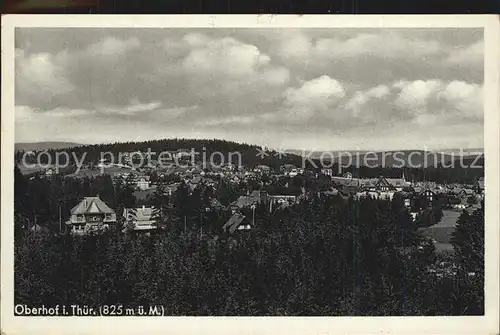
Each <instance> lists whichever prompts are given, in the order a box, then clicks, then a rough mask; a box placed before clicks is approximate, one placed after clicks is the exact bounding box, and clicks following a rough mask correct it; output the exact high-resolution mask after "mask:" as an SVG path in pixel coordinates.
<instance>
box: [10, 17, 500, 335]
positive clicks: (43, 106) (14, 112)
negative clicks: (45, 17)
mask: <svg viewBox="0 0 500 335" xmlns="http://www.w3.org/2000/svg"><path fill="white" fill-rule="evenodd" d="M129 18H133V16H130V17H129ZM245 18H247V19H245ZM413 18H414V20H413V21H411V20H409V19H407V20H408V21H406V23H405V20H404V19H403V18H401V19H400V20H399V21H398V20H394V21H397V22H395V23H394V24H389V23H390V22H391V19H389V18H387V17H385V19H384V20H385V21H377V17H372V19H371V21H369V20H368V21H365V22H372V24H364V23H363V22H362V21H361V20H360V19H357V20H354V18H352V20H350V21H348V20H346V19H347V18H344V19H343V20H342V21H340V22H341V23H342V22H343V23H344V25H342V24H340V23H337V24H332V23H330V24H325V22H329V21H328V20H327V19H323V20H320V19H317V20H316V21H315V18H311V17H309V19H308V20H307V19H306V22H307V24H306V23H303V21H300V19H299V18H297V17H295V19H294V20H298V21H293V20H292V22H298V23H297V24H293V23H292V24H283V22H286V21H284V20H281V21H280V20H279V18H276V20H277V22H278V23H276V22H275V23H274V24H273V22H272V21H273V20H274V19H273V18H272V17H270V18H256V16H254V17H252V19H249V16H244V17H243V18H242V19H241V20H242V21H241V22H239V20H240V19H238V18H237V17H233V19H232V20H229V19H228V20H226V21H225V20H224V18H221V17H215V16H212V17H208V16H198V19H199V20H200V21H201V22H202V23H200V24H190V22H191V23H193V22H196V21H195V20H194V19H193V18H191V19H190V20H187V21H186V23H182V22H183V21H182V20H179V19H178V20H177V21H175V20H174V21H172V22H176V24H173V23H165V21H162V20H160V19H158V20H157V21H155V22H160V23H159V24H158V25H156V26H155V25H154V24H150V23H148V18H144V17H143V18H141V19H139V17H138V20H139V21H137V22H138V24H134V20H133V19H129V21H128V22H129V24H128V26H126V25H125V24H124V22H125V19H123V18H122V19H117V20H116V21H117V24H116V25H115V26H113V24H110V22H111V23H113V21H114V20H111V18H108V19H107V21H106V20H104V19H102V18H101V19H98V18H93V20H94V21H91V19H90V18H88V19H87V21H85V22H83V21H82V22H81V23H82V25H81V26H80V25H79V24H76V23H75V22H78V21H81V20H76V19H75V21H71V20H70V19H69V18H68V19H67V20H62V21H61V22H59V23H57V22H56V21H54V22H55V23H54V24H51V23H50V20H49V21H45V22H44V23H43V22H41V21H42V20H38V22H39V23H38V24H35V23H33V24H18V25H14V24H12V22H14V20H13V18H12V21H11V24H10V27H9V28H10V33H9V35H8V36H3V37H7V38H10V39H11V40H10V44H7V43H8V42H2V67H3V68H2V70H4V69H5V68H7V67H8V66H10V68H9V69H8V73H4V74H3V78H2V82H6V81H4V80H5V78H6V76H7V75H9V74H10V75H11V77H10V78H9V79H7V80H9V81H8V82H7V83H11V85H12V86H11V87H10V88H5V89H4V94H5V93H6V94H7V95H8V100H9V103H11V105H8V104H7V102H5V101H4V102H3V104H2V109H3V110H2V142H3V144H2V235H3V237H2V242H6V241H10V244H9V245H8V246H6V243H2V245H3V247H2V264H3V265H4V264H12V269H8V268H7V266H6V267H4V266H3V265H2V281H3V282H4V279H6V278H8V282H9V283H10V284H8V285H9V286H6V285H5V284H4V283H3V284H2V296H3V297H4V296H5V293H6V291H8V294H9V298H8V299H9V306H8V309H5V307H6V306H5V299H3V300H4V303H2V309H3V311H2V314H10V315H9V316H8V317H9V320H12V319H14V320H15V319H16V318H20V317H21V318H23V319H22V320H26V321H23V322H26V324H28V323H30V322H31V321H30V320H33V322H35V320H36V319H37V317H38V318H39V317H43V318H44V319H47V320H50V319H54V320H55V319H58V320H61V324H62V323H65V324H66V325H71V322H73V321H72V320H77V319H80V318H79V317H90V318H88V320H89V321H88V322H92V321H93V320H95V319H99V320H105V319H107V318H108V317H123V318H121V319H120V318H118V319H113V320H114V321H112V322H113V323H115V322H117V323H119V322H120V320H122V319H126V318H132V319H139V320H142V322H143V323H148V322H149V321H148V320H155V322H156V319H155V318H146V317H186V316H189V317H195V316H196V317H221V316H224V317H230V316H237V317H276V316H280V317H290V318H291V317H313V316H314V317H329V320H333V321H331V322H335V320H336V319H337V318H338V319H342V320H344V322H347V321H346V320H352V321H350V324H353V323H354V322H355V321H354V320H355V319H349V318H347V317H355V316H356V317H367V318H366V319H368V320H370V319H371V318H369V317H388V316H391V317H422V316H427V317H440V319H441V317H443V318H442V319H444V320H445V319H446V318H445V317H450V316H454V317H466V316H468V317H470V316H475V317H478V319H474V320H478V321H479V320H484V322H482V321H480V322H477V323H476V324H475V325H474V324H472V325H471V324H470V323H471V322H470V321H467V319H460V320H463V321H464V322H462V324H466V325H467V324H468V325H467V327H468V328H463V329H460V328H458V332H459V333H461V332H464V333H465V332H469V333H470V332H471V330H473V331H475V330H477V333H487V332H488V331H490V333H495V328H493V329H492V328H491V327H492V325H493V326H494V325H495V320H497V321H498V301H497V300H498V287H495V285H496V286H498V273H493V272H494V271H495V269H497V270H498V226H499V221H498V219H499V217H498V188H499V185H498V177H499V172H498V171H499V170H498V164H499V162H498V154H499V153H498V151H499V147H498V133H499V126H500V125H498V113H499V111H498V102H493V103H490V104H489V105H488V104H487V103H486V100H487V97H488V98H490V99H496V100H498V78H497V77H498V64H492V67H491V70H489V71H488V70H487V69H488V68H487V62H488V59H489V60H490V61H491V60H493V61H496V62H497V63H498V55H499V54H498V51H497V49H498V44H499V41H498V23H497V24H496V25H495V24H493V25H490V27H493V29H492V30H494V29H497V30H495V31H494V32H493V33H492V32H491V30H488V28H487V26H488V25H489V24H490V23H491V22H492V21H494V17H493V20H491V19H492V17H489V16H473V17H472V19H471V20H470V22H469V23H467V22H468V21H469V20H466V19H464V18H462V20H461V21H460V20H455V21H452V22H451V24H450V25H449V26H447V25H446V23H445V22H444V21H440V20H439V19H438V18H435V19H431V18H428V20H427V21H426V20H424V17H421V19H422V21H418V20H416V18H415V17H413ZM282 19H283V17H282ZM219 20H220V21H219ZM330 20H331V19H330ZM441 20H442V19H441ZM118 21H119V22H118ZM16 22H17V21H16ZM90 22H92V24H89V23H90ZM161 22H163V23H161ZM244 22H246V23H247V24H248V25H247V26H246V25H245V23H244ZM255 22H258V23H255ZM263 22H264V23H263ZM314 22H317V24H313V23H314ZM357 22H359V24H356V23H357ZM375 22H387V23H388V24H386V25H384V24H380V23H379V24H373V23H375ZM408 22H413V24H408ZM419 22H422V23H419ZM56 23H57V24H56ZM461 23H463V26H461V25H460V24H461ZM162 24H163V26H162ZM490 29H491V28H490ZM487 31H488V32H489V33H488V32H487ZM2 34H3V35H4V34H5V35H7V34H6V33H5V30H4V26H2ZM488 34H489V35H488ZM2 39H4V38H2ZM7 49H9V50H10V51H8V52H9V54H10V56H8V57H11V58H12V59H9V61H11V62H10V63H7V64H4V63H5V62H4V61H5V59H4V57H7V56H5V54H4V52H5V51H6V50H7ZM489 50H490V51H489ZM489 52H491V53H492V55H493V57H491V58H489V56H488V53H489ZM495 56H496V60H495ZM4 66H5V68H4ZM495 71H497V72H495ZM2 72H4V71H2ZM495 76H496V77H495ZM493 77H495V78H496V79H495V78H493ZM492 78H493V79H492ZM2 86H4V85H2ZM487 87H488V88H487ZM7 90H8V91H7ZM491 92H493V93H494V94H495V95H493V96H492V95H491ZM495 92H496V93H495ZM488 93H489V94H488ZM2 100H3V99H2ZM10 100H12V101H10ZM488 107H489V108H488ZM7 114H8V115H9V116H6V115H7ZM6 120H7V121H9V122H12V126H11V127H10V129H9V130H7V127H5V128H4V125H6V124H7V123H6V122H7V121H6ZM495 122H496V123H497V124H495ZM7 136H8V137H9V141H10V142H7V143H10V144H12V145H11V147H7V146H6V143H5V141H4V138H7ZM6 151H7V152H6ZM5 157H8V158H5ZM6 170H8V172H7V171H6ZM7 173H8V174H7ZM6 176H7V177H9V178H10V181H11V184H12V185H11V186H9V188H4V185H5V184H4V183H8V182H9V181H8V180H6V178H7V177H6ZM11 191H12V192H11ZM7 192H9V193H7ZM5 198H9V200H6V199H5ZM495 203H496V205H495ZM4 205H5V206H4ZM7 205H8V206H10V207H8V206H7ZM9 208H11V209H10V210H9ZM6 211H9V214H5V213H4V212H6ZM488 211H489V212H488ZM488 213H490V214H488ZM8 221H10V222H8ZM6 226H9V228H6ZM488 227H492V228H488ZM488 229H490V230H488ZM488 232H489V233H488ZM487 239H489V241H488V242H487V243H485V241H486V240H487ZM487 244H488V246H487ZM4 247H5V249H7V248H8V249H9V250H10V251H9V252H8V257H10V255H11V256H12V257H11V258H9V259H8V261H7V262H6V263H4V260H5V257H7V256H6V254H5V253H4V250H5V249H4ZM488 247H489V248H492V249H488ZM488 250H490V251H488ZM485 255H489V256H488V257H490V259H491V261H490V262H489V265H488V266H490V269H491V271H490V270H486V268H487V267H488V266H486V265H485V264H486V263H488V262H487V257H486V256H485ZM7 270H8V271H12V273H11V274H7ZM488 271H489V272H488ZM497 272H498V271H497ZM486 278H487V279H488V280H485V279H486ZM487 281H489V283H490V284H489V286H490V288H491V287H493V289H492V291H488V290H487V288H486V286H485V284H486V282H487ZM10 285H11V286H10ZM10 287H11V288H12V289H10ZM488 292H490V293H488ZM10 299H11V300H10ZM488 299H490V300H488ZM491 299H494V300H495V301H492V300H491ZM488 306H489V307H488ZM495 308H496V310H495ZM495 315H496V316H495ZM486 316H489V317H493V322H491V318H486ZM141 317H142V318H141ZM483 318H484V319H483ZM495 318H496V319H495ZM166 319H168V318H166ZM271 319H272V318H270V319H269V320H271ZM291 319H293V318H291ZM86 320H87V319H86ZM189 320H191V319H189ZM250 320H252V319H250ZM256 320H261V319H260V318H259V319H256ZM360 320H365V318H362V319H360ZM382 320H383V319H382ZM423 320H424V321H423V323H425V320H426V319H423ZM110 322H111V321H110ZM184 322H186V323H188V321H187V319H186V321H184ZM189 322H191V321H189ZM193 322H195V323H196V322H198V321H193ZM207 322H208V321H207ZM248 322H250V323H251V322H252V321H247V323H246V324H248ZM254 322H255V321H254ZM266 322H271V321H266ZM304 322H305V323H306V324H307V322H306V321H304ZM385 322H387V321H385ZM414 322H417V323H418V322H419V321H414ZM420 323H421V322H420ZM333 324H334V323H332V324H331V325H333ZM54 325H55V324H54ZM236 325H237V323H235V324H233V326H234V327H237V326H236ZM291 325H292V323H291V324H289V325H288V326H289V327H290V326H291ZM310 325H311V329H314V326H313V325H314V323H312V321H311V323H310ZM381 325H383V322H380V323H376V324H375V326H374V327H367V328H366V330H365V332H369V333H372V332H379V331H380V330H381V329H387V328H382V326H381ZM358 326H359V325H358ZM331 327H333V328H331V330H332V331H333V330H334V329H335V327H334V326H331ZM384 327H385V325H384ZM420 327H422V325H420ZM474 327H477V328H474ZM494 327H498V326H494ZM69 329H71V328H69ZM97 329H98V328H97ZM144 329H146V328H144ZM186 329H188V328H186ZM210 329H212V330H213V329H216V328H210ZM270 329H272V328H270ZM275 329H280V331H283V330H284V329H285V328H275ZM302 329H303V330H305V331H306V330H307V327H306V328H302ZM409 329H412V328H411V327H410V328H409ZM415 329H420V328H415ZM443 329H444V328H443ZM12 330H15V329H12ZM129 330H132V329H129ZM136 330H137V328H136ZM198 330H199V331H200V332H202V333H203V330H202V328H199V329H198ZM429 330H430V328H429ZM429 330H427V331H429ZM442 331H443V332H444V330H442ZM207 332H209V331H207ZM422 332H424V330H422ZM346 333H347V331H346ZM7 334H8V333H7Z"/></svg>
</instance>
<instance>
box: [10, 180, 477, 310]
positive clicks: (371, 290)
mask: <svg viewBox="0 0 500 335" xmlns="http://www.w3.org/2000/svg"><path fill="white" fill-rule="evenodd" d="M17 176H18V179H19V180H18V181H17V184H16V198H15V207H16V211H17V213H18V214H19V215H18V216H16V218H17V217H19V216H21V217H22V215H24V214H23V213H29V212H30V211H31V210H32V209H33V208H32V206H40V207H37V209H36V210H37V211H38V210H41V207H43V206H49V207H48V208H49V209H47V211H53V210H54V206H55V205H54V204H55V203H57V200H52V199H53V197H52V195H56V194H64V196H65V197H68V199H71V197H72V196H74V197H76V196H77V195H83V194H85V192H94V191H95V190H94V188H95V187H99V186H97V185H102V184H106V183H107V184H109V180H108V181H104V180H103V181H100V183H99V182H96V181H92V180H90V181H83V182H81V184H73V183H77V182H75V181H72V182H68V183H67V184H66V182H64V183H62V182H61V183H62V185H65V186H62V190H63V191H62V192H61V191H58V190H60V188H61V184H60V182H59V181H52V182H50V183H49V184H50V185H46V184H44V183H48V182H47V181H44V180H36V181H33V180H32V181H30V184H29V185H30V189H29V193H27V194H26V193H18V192H26V188H25V187H26V185H19V184H20V183H21V184H22V183H24V182H26V180H24V179H23V178H22V177H20V176H19V175H17ZM103 178H104V177H103ZM31 183H33V184H34V185H31ZM52 184H53V185H52ZM35 185H36V186H35ZM47 186H48V188H47ZM72 190H74V191H72ZM107 190H108V191H107V192H109V193H111V188H108V189H107ZM99 191H101V196H102V198H103V200H104V199H106V200H108V201H109V202H110V204H111V205H112V206H114V208H115V209H116V208H119V206H128V205H131V204H132V203H131V202H132V201H133V200H132V197H130V191H127V190H126V189H125V190H121V189H119V190H116V187H115V188H113V191H112V192H113V194H109V193H108V194H106V193H102V191H104V189H103V190H101V189H99ZM58 192H60V193H58ZM65 192H66V193H65ZM72 192H74V193H72ZM205 192H209V191H206V190H202V189H199V190H198V191H196V192H193V193H191V194H190V193H189V192H187V189H185V188H184V186H181V188H180V189H179V190H178V191H177V192H176V193H175V194H173V195H172V196H168V195H165V193H164V192H161V190H160V191H158V192H157V193H156V194H155V195H154V198H153V199H151V201H152V202H153V203H154V204H155V207H156V208H157V211H156V212H155V217H156V218H157V219H158V221H159V225H161V228H162V229H160V230H159V232H158V233H157V234H154V235H152V236H149V237H147V236H142V235H137V236H136V235H131V236H128V235H123V234H116V233H114V232H109V233H108V234H104V235H97V236H87V237H79V238H76V237H72V236H70V235H58V234H57V235H54V234H47V235H37V234H31V233H29V232H27V231H25V230H20V231H18V232H17V233H16V236H15V270H14V274H15V303H16V304H28V305H32V306H39V305H41V304H45V305H46V306H51V305H55V304H80V305H83V304H85V305H89V306H99V305H104V304H123V305H124V306H127V307H133V306H139V305H143V306H147V305H153V304H154V305H163V306H164V308H165V310H166V313H167V314H168V315H332V316H335V315H346V316H347V315H367V316H369V315H469V314H474V315H479V314H483V312H484V307H483V301H484V291H483V282H484V236H483V235H484V213H483V210H482V208H481V209H478V210H477V211H476V212H475V213H473V214H467V213H466V212H464V214H462V215H461V217H460V219H459V222H458V223H459V224H458V227H457V229H456V231H455V233H454V235H453V239H452V243H453V245H454V248H455V250H457V252H456V256H455V257H456V259H453V261H454V262H456V263H457V264H459V267H458V271H457V273H456V275H452V276H444V277H441V278H439V277H436V275H435V274H433V273H432V272H430V271H428V270H429V268H431V267H432V266H433V265H435V264H436V263H439V262H440V260H441V256H440V255H439V254H437V253H436V250H435V248H434V245H433V244H432V243H430V242H429V241H428V240H427V239H426V238H425V237H423V236H422V235H421V234H420V233H419V231H418V226H417V224H416V223H415V222H414V221H413V220H412V219H411V217H410V216H409V213H408V211H407V209H406V208H405V207H404V202H403V199H401V198H399V197H397V196H396V197H395V198H394V199H393V200H392V201H384V200H375V199H361V200H354V199H349V200H347V201H345V200H343V199H342V198H340V197H317V196H314V197H312V198H310V199H308V200H304V201H302V202H300V203H299V204H297V205H294V206H291V207H288V208H285V209H281V208H278V209H275V210H274V211H273V212H272V213H271V212H269V209H268V207H266V206H264V205H259V206H257V208H256V209H255V215H254V216H253V213H252V211H251V210H248V211H246V212H245V211H244V212H243V214H245V215H246V217H247V219H248V220H249V222H252V224H254V227H253V229H252V230H251V231H250V232H246V233H242V234H236V235H229V234H227V233H225V232H224V231H222V229H221V228H222V225H223V223H224V222H225V221H226V220H227V219H228V216H229V215H230V213H223V212H217V211H209V212H206V211H204V210H203V209H204V208H206V206H207V205H208V204H207V203H206V201H207V199H209V198H210V194H205ZM107 197H109V198H107ZM128 201H130V203H127V202H128ZM52 202H53V204H51V203H52ZM26 211H27V212H26ZM54 213H57V212H54ZM47 220H51V219H50V218H47ZM471 272H473V273H474V275H473V276H470V275H469V274H470V273H471Z"/></svg>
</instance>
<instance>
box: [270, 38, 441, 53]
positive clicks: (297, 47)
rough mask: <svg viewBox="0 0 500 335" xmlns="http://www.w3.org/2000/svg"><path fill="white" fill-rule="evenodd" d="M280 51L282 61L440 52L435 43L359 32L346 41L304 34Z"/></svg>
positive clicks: (281, 44) (289, 40)
mask: <svg viewBox="0 0 500 335" xmlns="http://www.w3.org/2000/svg"><path fill="white" fill-rule="evenodd" d="M279 48H280V49H279V52H280V54H281V55H282V56H283V57H285V58H295V59H301V58H303V57H316V58H321V59H326V58H352V57H360V56H365V55H369V56H370V57H381V58H389V59H391V58H406V59H414V58H420V57H426V56H431V55H436V54H438V53H439V52H440V51H441V47H440V45H439V43H438V42H437V41H433V40H425V39H420V38H411V39H410V38H406V37H405V36H402V35H401V34H400V33H398V32H385V33H362V34H357V35H355V36H352V37H347V38H333V37H330V38H319V39H316V40H314V39H312V38H310V37H308V36H306V35H305V34H302V33H300V32H299V33H297V34H296V35H295V36H293V37H291V38H289V39H284V40H283V41H281V42H280V44H279Z"/></svg>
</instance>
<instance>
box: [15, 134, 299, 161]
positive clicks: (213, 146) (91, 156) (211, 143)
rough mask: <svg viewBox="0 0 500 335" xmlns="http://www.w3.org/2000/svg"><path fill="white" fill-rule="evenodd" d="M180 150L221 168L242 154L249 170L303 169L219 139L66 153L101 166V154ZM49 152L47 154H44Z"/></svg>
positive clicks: (52, 151)
mask: <svg viewBox="0 0 500 335" xmlns="http://www.w3.org/2000/svg"><path fill="white" fill-rule="evenodd" d="M179 149H184V150H188V151H190V150H194V151H195V152H198V153H199V154H200V156H199V158H200V159H201V158H202V155H206V156H205V157H206V159H207V161H209V159H210V157H211V156H212V157H213V159H214V163H217V164H219V163H220V160H221V155H220V154H214V153H216V152H217V153H221V154H222V155H223V156H224V162H229V155H231V153H237V152H238V153H240V154H241V157H242V164H243V165H245V166H255V165H259V164H264V165H269V166H270V167H273V168H274V167H279V166H280V165H283V164H293V165H296V166H301V165H302V158H301V157H300V156H299V155H295V154H291V153H287V154H286V155H281V156H279V155H278V152H276V151H272V150H269V149H268V150H266V151H265V155H264V156H262V155H258V154H259V152H260V150H261V149H262V148H261V147H259V146H256V145H249V144H246V143H237V142H230V141H224V140H218V139H206V140H199V139H178V138H175V139H162V140H151V141H145V142H120V143H107V144H95V145H80V146H74V147H69V148H65V149H62V150H64V151H66V152H67V153H69V155H70V156H71V155H72V153H74V155H75V156H76V157H78V158H79V159H80V158H81V157H83V155H84V154H85V155H86V156H85V162H94V163H95V162H97V161H99V159H101V154H103V153H107V152H111V153H112V154H113V155H114V156H115V157H118V154H119V153H125V152H136V151H141V152H148V150H151V152H156V153H161V152H164V151H169V152H172V151H176V150H179ZM43 151H45V150H43ZM58 151H61V149H49V150H47V152H49V154H51V156H52V157H55V153H56V152H58ZM22 154H23V151H18V152H16V161H17V162H20V159H21V157H22ZM231 158H232V161H233V164H238V161H237V156H236V155H234V154H233V155H231Z"/></svg>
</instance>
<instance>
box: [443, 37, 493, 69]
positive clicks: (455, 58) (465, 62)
mask: <svg viewBox="0 0 500 335" xmlns="http://www.w3.org/2000/svg"><path fill="white" fill-rule="evenodd" d="M483 61H484V41H479V42H477V43H474V44H472V45H468V46H465V47H460V48H454V49H453V50H451V51H450V55H449V57H448V62H449V63H451V64H453V65H462V66H471V65H472V66H481V67H482V65H483Z"/></svg>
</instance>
